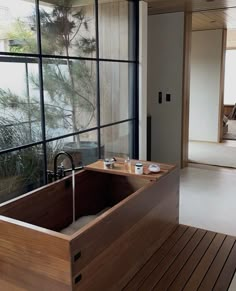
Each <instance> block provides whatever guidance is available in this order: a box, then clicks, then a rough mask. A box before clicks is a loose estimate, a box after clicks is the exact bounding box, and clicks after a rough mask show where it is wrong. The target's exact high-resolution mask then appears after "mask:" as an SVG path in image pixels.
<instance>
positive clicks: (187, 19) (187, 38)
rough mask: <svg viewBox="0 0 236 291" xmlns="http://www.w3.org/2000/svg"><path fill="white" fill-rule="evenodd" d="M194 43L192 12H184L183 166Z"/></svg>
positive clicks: (185, 164)
mask: <svg viewBox="0 0 236 291" xmlns="http://www.w3.org/2000/svg"><path fill="white" fill-rule="evenodd" d="M191 43H192V14H191V13H185V14H184V52H183V55H184V64H183V102H182V143H181V166H182V168H184V167H186V166H187V165H188V160H189V159H188V145H189V102H190V75H191V74H190V71H191Z"/></svg>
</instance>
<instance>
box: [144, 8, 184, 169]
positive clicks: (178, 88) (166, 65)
mask: <svg viewBox="0 0 236 291" xmlns="http://www.w3.org/2000/svg"><path fill="white" fill-rule="evenodd" d="M183 60H184V13H182V12H180V13H170V14H161V15H153V16H149V17H148V113H149V114H150V115H151V116H152V143H151V147H152V153H151V159H152V160H153V161H159V162H166V163H177V164H178V165H180V163H181V143H182V142H181V138H182V90H183V85H182V84H183ZM159 91H162V93H163V103H162V104H159V103H158V92H159ZM167 92H168V93H171V102H166V98H165V94H166V93H167Z"/></svg>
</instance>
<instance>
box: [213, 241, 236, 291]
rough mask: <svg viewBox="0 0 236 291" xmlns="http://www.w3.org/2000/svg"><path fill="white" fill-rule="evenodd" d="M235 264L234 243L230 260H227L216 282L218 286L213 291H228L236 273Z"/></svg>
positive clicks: (235, 246) (235, 250) (235, 252)
mask: <svg viewBox="0 0 236 291" xmlns="http://www.w3.org/2000/svg"><path fill="white" fill-rule="evenodd" d="M235 262H236V244H235V243H234V246H233V248H232V250H231V252H230V255H229V258H228V259H227V261H226V263H225V265H224V267H223V269H222V271H221V274H220V276H219V277H218V279H217V281H216V284H215V286H214V289H213V290H214V291H220V290H228V288H229V286H230V282H231V280H232V278H233V276H234V274H235V271H236V266H235Z"/></svg>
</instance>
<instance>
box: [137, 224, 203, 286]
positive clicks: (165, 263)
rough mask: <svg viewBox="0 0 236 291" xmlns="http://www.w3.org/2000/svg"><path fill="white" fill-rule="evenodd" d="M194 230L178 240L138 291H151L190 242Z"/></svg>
mask: <svg viewBox="0 0 236 291" xmlns="http://www.w3.org/2000/svg"><path fill="white" fill-rule="evenodd" d="M196 231H197V229H196V228H188V229H187V231H186V232H185V233H184V235H183V236H182V237H181V238H180V239H179V241H178V242H177V243H176V244H175V245H174V246H173V248H172V249H171V250H170V252H169V253H168V254H167V256H166V257H165V258H164V260H162V261H161V262H160V264H159V265H158V266H157V267H156V268H155V269H154V270H153V272H152V273H151V274H150V275H149V277H148V278H147V280H145V282H144V283H143V284H142V286H141V287H140V288H139V290H143V291H144V290H152V289H153V288H154V287H155V285H156V283H157V282H158V281H159V280H160V279H161V278H162V276H164V274H165V272H166V271H167V270H168V269H169V267H170V266H171V264H172V263H173V262H174V261H175V259H176V258H177V257H178V255H179V254H180V253H181V251H182V250H183V249H184V247H185V246H186V245H187V244H188V242H189V241H190V240H191V238H192V237H193V235H194V234H195V232H196Z"/></svg>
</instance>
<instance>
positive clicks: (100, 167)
mask: <svg viewBox="0 0 236 291" xmlns="http://www.w3.org/2000/svg"><path fill="white" fill-rule="evenodd" d="M136 162H137V160H131V171H130V170H127V169H125V164H124V159H121V158H119V159H118V158H117V162H116V163H115V166H114V168H113V169H108V168H106V167H104V164H103V160H99V161H97V162H95V163H93V164H91V165H88V166H86V167H85V169H87V170H90V171H98V172H103V173H110V174H116V175H124V176H136V177H137V175H136V174H135V164H136ZM139 162H140V161H139ZM141 162H142V163H143V166H144V168H147V167H148V166H149V165H151V164H153V162H147V161H141ZM158 164H159V165H160V168H161V171H160V172H158V173H149V174H147V175H146V174H143V175H139V177H140V178H143V179H148V180H155V181H156V180H158V179H160V178H162V177H164V176H165V175H167V174H168V173H169V172H170V171H171V170H173V169H175V168H176V166H175V165H168V164H160V163H158Z"/></svg>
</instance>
